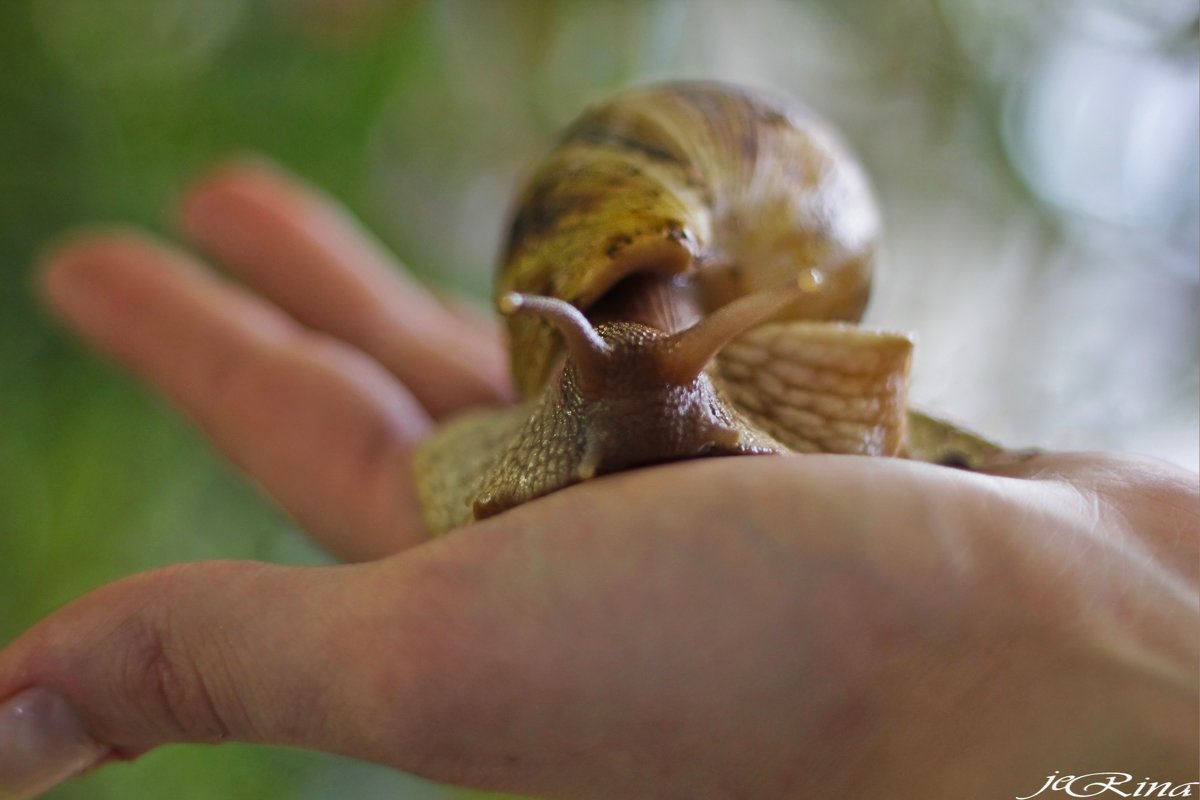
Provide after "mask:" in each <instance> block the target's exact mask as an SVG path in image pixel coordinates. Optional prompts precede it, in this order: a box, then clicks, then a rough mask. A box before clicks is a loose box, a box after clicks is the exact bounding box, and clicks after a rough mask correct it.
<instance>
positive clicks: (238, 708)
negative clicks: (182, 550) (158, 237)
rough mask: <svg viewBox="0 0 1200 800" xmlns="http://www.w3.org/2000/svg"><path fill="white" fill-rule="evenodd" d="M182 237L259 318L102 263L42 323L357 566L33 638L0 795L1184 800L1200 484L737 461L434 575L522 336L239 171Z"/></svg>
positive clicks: (669, 474)
mask: <svg viewBox="0 0 1200 800" xmlns="http://www.w3.org/2000/svg"><path fill="white" fill-rule="evenodd" d="M183 221H184V228H185V230H186V231H187V233H188V235H189V236H190V237H191V238H192V239H193V240H194V241H195V243H196V244H197V245H198V246H199V247H200V248H201V249H202V250H205V251H207V252H208V253H210V254H211V255H212V256H213V258H214V259H215V260H217V261H219V262H220V263H222V264H223V265H224V266H225V267H226V268H227V269H228V270H229V271H230V273H232V274H233V276H234V277H236V278H238V279H240V280H241V281H242V282H243V284H244V285H245V287H246V288H240V287H236V286H234V285H233V284H231V283H229V282H227V281H224V280H222V279H220V278H218V277H216V276H215V275H213V274H212V273H210V272H209V271H207V270H206V269H204V268H203V267H202V266H200V265H198V264H197V263H196V262H194V261H192V260H191V259H190V257H189V256H187V255H185V254H184V253H182V252H179V251H177V250H175V249H173V248H170V247H168V246H166V245H162V244H156V243H153V242H150V241H149V240H147V239H145V238H143V237H140V236H137V235H136V234H130V233H114V232H110V233H100V234H91V235H88V236H84V237H82V238H78V239H76V240H75V241H74V242H73V243H72V244H70V245H68V246H66V247H65V248H63V249H60V250H59V251H58V252H57V253H56V254H54V255H53V256H52V257H51V258H50V259H49V260H48V263H47V265H46V268H45V271H44V273H43V278H44V280H43V286H44V288H45V293H46V295H47V297H48V298H49V300H50V303H51V305H52V306H53V307H54V308H55V309H56V311H57V312H58V313H59V314H60V315H61V316H62V317H63V319H64V320H65V321H66V322H67V323H68V324H69V325H71V326H72V327H74V328H75V329H76V330H78V331H79V332H80V334H81V335H82V336H83V337H84V338H85V339H87V340H88V341H89V342H91V343H92V344H93V345H94V346H95V347H97V349H99V350H100V351H102V352H104V353H106V354H108V355H110V356H111V357H113V358H115V359H116V360H117V361H119V362H121V363H123V364H125V365H126V366H128V367H129V368H130V369H132V370H133V371H134V372H135V373H136V374H138V375H139V376H141V377H142V378H143V379H145V380H147V381H148V382H150V383H151V384H153V385H154V386H155V387H157V388H158V389H159V390H160V391H161V392H162V393H163V394H164V395H166V396H167V397H168V399H169V400H170V401H171V402H173V403H174V404H176V405H178V406H179V407H180V408H181V409H182V410H183V411H184V412H185V413H186V414H188V415H189V416H190V417H192V418H193V419H195V420H196V421H197V423H198V424H199V425H200V426H201V427H202V428H203V429H204V430H205V432H206V433H208V434H209V436H210V437H211V438H212V440H213V441H214V443H215V444H216V446H217V447H218V448H220V449H221V450H222V451H223V452H225V454H226V455H227V456H228V457H229V458H230V459H231V460H232V461H233V462H234V463H235V464H236V465H238V467H240V468H241V469H242V470H244V471H245V472H246V473H247V474H248V475H249V476H250V477H251V478H252V479H254V480H255V481H257V482H258V483H259V484H260V485H261V486H262V487H263V488H264V489H265V490H266V491H267V492H269V493H270V494H271V495H272V496H273V497H274V498H275V499H276V500H277V501H278V502H279V503H280V505H282V506H283V507H284V508H285V509H286V510H287V511H288V512H289V513H290V514H291V515H292V516H293V517H295V518H296V519H297V520H298V521H299V522H300V523H301V524H302V525H303V526H304V527H305V528H306V529H307V530H308V531H309V532H310V533H311V534H312V536H313V537H314V539H316V540H317V541H318V542H320V543H321V544H322V545H324V546H325V547H327V548H328V549H329V550H330V551H331V552H334V553H337V554H340V555H341V556H342V557H344V558H346V559H347V560H350V561H354V562H358V563H354V564H350V565H346V566H337V567H322V568H313V567H305V568H297V567H281V566H271V565H264V564H253V563H244V562H242V563H233V562H220V563H195V564H186V565H179V566H175V567H169V568H166V569H162V570H156V571H153V572H150V573H145V574H142V575H137V576H134V577H131V578H128V579H125V580H122V581H119V582H116V583H114V584H111V585H109V586H107V587H104V588H102V589H99V590H97V591H95V592H93V593H91V594H89V595H87V596H85V597H83V598H81V599H80V600H78V601H76V602H74V603H72V604H71V605H69V606H67V607H66V608H64V609H63V610H61V611H59V612H57V613H55V614H53V615H51V616H50V617H48V618H47V619H45V620H43V621H42V622H41V623H39V624H38V625H36V626H35V627H34V628H33V629H31V630H30V631H28V632H27V633H26V634H24V635H23V636H21V637H20V638H19V639H18V640H17V641H15V642H13V643H12V644H10V645H9V646H8V647H7V648H6V649H5V650H4V651H3V652H0V698H3V699H4V700H7V703H5V704H3V705H2V706H0V796H3V795H4V790H5V789H7V790H8V791H9V792H10V794H15V795H16V796H18V797H23V796H28V795H30V794H33V793H35V792H37V791H40V790H41V789H44V788H45V787H47V786H48V785H50V784H52V783H53V782H54V781H56V780H58V779H60V778H62V777H65V776H66V775H68V774H70V773H71V772H72V771H74V770H75V769H78V768H80V767H82V766H85V765H87V764H90V763H92V762H94V761H96V760H100V759H106V758H132V757H135V756H137V755H139V754H141V753H144V752H146V751H147V750H149V749H151V748H153V747H156V746H159V745H162V744H165V743H168V742H221V741H227V740H241V741H252V742H264V743H273V744H282V745H293V746H299V747H307V748H315V749H320V750H325V751H329V752H335V753H341V754H346V755H351V756H355V757H359V758H364V759H369V760H374V761H378V762H382V763H386V764H391V765H394V766H397V767H400V768H403V769H406V770H409V771H412V772H415V773H418V774H422V775H425V776H428V777H431V778H435V779H439V780H444V781H448V782H452V783H460V784H465V785H472V786H477V787H481V788H490V789H499V790H508V791H518V792H526V793H531V794H538V795H545V796H555V797H558V796H563V797H605V798H610V797H639V796H644V797H676V796H678V797H689V798H691V797H697V798H700V797H748V796H763V797H783V796H809V795H816V794H818V793H820V794H825V795H827V796H831V797H884V796H887V797H921V798H937V797H947V798H950V797H954V798H961V797H974V796H985V795H995V796H1000V797H1004V796H1017V795H1028V794H1030V793H1032V792H1034V791H1036V790H1037V789H1038V787H1039V786H1041V785H1042V784H1043V783H1044V782H1045V776H1046V775H1047V774H1049V773H1051V772H1053V771H1055V770H1057V771H1060V772H1063V773H1068V772H1095V771H1101V770H1104V771H1112V770H1118V771H1122V772H1129V773H1133V774H1135V775H1137V776H1139V777H1140V776H1141V775H1147V776H1149V777H1151V778H1153V779H1155V780H1173V781H1176V782H1179V781H1187V780H1191V779H1194V778H1195V775H1194V767H1195V764H1194V754H1195V752H1196V749H1197V733H1196V721H1197V718H1196V708H1197V696H1196V695H1197V680H1196V679H1197V670H1196V665H1197V656H1198V653H1200V643H1198V641H1197V639H1198V634H1200V622H1198V617H1200V611H1198V608H1197V581H1198V576H1197V539H1196V533H1197V530H1198V529H1200V525H1198V524H1197V523H1198V522H1200V499H1198V492H1197V486H1196V478H1195V476H1193V475H1190V474H1188V473H1184V472H1181V471H1179V470H1177V469H1173V468H1171V467H1168V466H1166V465H1162V464H1157V463H1153V462H1149V461H1145V460H1140V459H1135V458H1130V457H1122V456H1112V455H1061V454H1060V455H1054V454H1050V455H1045V456H1041V457H1038V458H1035V459H1031V460H1029V461H1026V462H1022V463H1021V464H1016V465H1010V466H1008V467H1005V468H1003V469H1001V470H998V471H997V474H993V475H980V474H973V473H966V472H961V471H956V470H951V469H946V468H941V467H935V466H931V465H926V464H919V463H913V462H907V461H901V460H892V459H866V458H855V457H845V456H801V457H795V458H782V457H779V458H775V457H763V458H744V459H741V458H739V459H712V460H703V461H695V462H687V463H680V464H674V465H668V466H663V467H656V468H653V469H644V470H639V471H636V472H631V473H623V474H619V475H614V476H610V477H606V478H603V479H599V480H594V481H589V482H586V483H584V484H581V485H579V486H576V487H572V488H570V489H567V490H564V491H561V492H558V493H555V494H553V495H550V496H548V497H546V498H543V499H540V500H538V501H536V502H533V503H529V504H527V505H524V506H521V507H519V508H517V509H514V510H512V511H510V512H507V513H505V514H502V515H500V516H498V517H495V518H493V519H489V520H487V521H485V522H483V523H480V524H476V525H473V526H470V527H469V528H466V529H464V530H461V531H458V532H456V533H454V534H452V535H450V536H447V537H445V538H442V539H438V540H435V541H432V542H426V541H425V536H424V534H423V531H422V530H421V527H420V522H419V516H418V514H417V509H416V503H415V499H414V498H413V495H412V480H411V475H410V456H411V452H412V448H413V447H414V445H415V444H416V443H417V442H418V441H419V440H420V439H421V438H422V437H423V436H424V435H425V434H426V433H427V432H428V430H429V429H430V428H431V426H432V425H433V424H434V420H436V419H438V418H440V417H442V416H445V415H447V414H449V413H451V412H453V411H454V410H456V409H458V408H462V407H466V406H468V405H472V404H477V403H495V402H502V401H503V400H504V399H505V398H506V397H507V396H508V394H509V389H508V387H507V382H506V378H505V377H504V359H503V357H502V353H501V349H500V345H499V338H498V336H496V335H495V333H494V331H493V330H492V329H491V328H490V326H488V325H486V324H481V323H478V322H477V321H474V320H472V319H470V318H469V317H467V316H466V315H464V314H462V313H459V312H456V311H452V310H448V309H447V308H445V307H443V306H441V305H440V304H439V303H437V302H436V301H434V300H433V299H432V298H431V297H430V296H429V295H428V294H426V293H425V292H424V291H423V290H422V289H420V288H419V287H417V286H415V285H414V284H412V283H411V282H409V281H408V280H407V279H406V278H404V276H403V275H402V274H400V272H399V270H398V269H396V268H395V266H394V265H393V264H391V263H390V262H389V261H388V259H387V257H386V256H384V255H383V254H382V253H381V251H380V250H379V248H378V247H377V246H376V245H374V244H372V243H371V242H370V241H369V239H367V238H366V237H365V236H364V235H363V234H362V233H361V232H360V231H359V230H358V229H357V228H356V227H355V226H354V225H353V224H352V223H351V222H349V221H348V220H347V219H346V218H345V217H344V216H343V215H342V214H341V212H339V211H338V210H337V209H336V208H334V207H332V206H331V205H330V204H329V203H328V201H325V200H323V199H321V198H320V197H318V196H317V195H316V194H315V193H313V192H312V191H311V190H308V189H305V188H303V187H300V186H298V185H297V184H295V182H294V181H292V180H290V179H288V178H286V177H284V176H282V175H280V174H278V173H276V172H275V171H273V170H271V169H267V168H264V167H262V166H252V165H246V164H240V165H233V166H231V167H228V168H226V169H224V170H222V171H221V172H218V173H217V174H216V175H215V176H213V177H211V178H210V179H208V180H206V181H205V182H204V183H203V184H201V185H200V186H199V187H198V188H197V189H195V190H194V191H193V192H192V193H191V194H190V195H189V197H188V198H187V200H186V202H185V204H184V212H183ZM63 704H65V707H69V709H71V710H70V711H63V708H64V705H63ZM18 709H22V710H23V713H20V714H18V713H17V710H18ZM48 709H54V710H55V713H54V714H50V713H48ZM25 712H27V713H25ZM48 721H49V723H51V724H50V725H49V727H50V728H52V733H54V735H53V736H52V737H51V738H50V740H47V739H40V740H38V745H39V747H38V748H37V749H36V751H30V752H24V753H22V752H21V751H20V750H19V749H18V745H21V743H22V742H26V743H28V742H31V741H33V739H36V738H37V737H36V734H37V733H38V732H39V731H42V732H45V731H47V730H48Z"/></svg>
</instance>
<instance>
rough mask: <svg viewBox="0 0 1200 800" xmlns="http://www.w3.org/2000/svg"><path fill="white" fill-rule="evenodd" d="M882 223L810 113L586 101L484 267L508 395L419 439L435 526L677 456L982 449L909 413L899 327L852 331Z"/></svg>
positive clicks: (907, 356) (712, 89)
mask: <svg viewBox="0 0 1200 800" xmlns="http://www.w3.org/2000/svg"><path fill="white" fill-rule="evenodd" d="M879 231H880V225H879V215H878V212H877V209H876V204H875V201H874V198H873V196H872V193H871V189H870V186H869V184H868V181H867V179H866V177H865V175H864V173H863V171H862V169H861V168H860V167H859V166H858V164H857V162H856V161H855V160H854V159H853V157H852V156H851V155H850V154H849V152H848V151H847V150H846V148H845V147H844V146H843V145H842V144H841V143H840V141H839V140H838V139H837V137H836V136H834V135H833V134H832V132H831V131H830V130H829V129H828V128H827V127H826V126H825V125H824V124H823V123H821V122H820V121H819V120H817V119H816V118H815V117H814V116H813V115H812V114H810V113H809V112H807V111H806V110H804V109H801V108H799V107H795V106H791V105H787V104H785V103H782V102H779V101H777V100H774V99H770V98H766V97H763V96H760V95H758V94H755V93H751V92H748V91H745V90H741V89H737V88H733V87H729V86H724V85H717V84H700V83H676V84H664V85H658V86H652V87H647V88H643V89H638V90H634V91H631V92H628V93H625V94H623V95H620V96H618V97H616V98H615V99H613V100H610V101H608V102H606V103H603V104H601V105H599V106H596V107H594V108H592V109H590V110H588V111H587V112H585V113H584V114H583V116H581V117H580V118H579V120H577V121H576V122H575V123H574V124H573V125H572V126H571V127H569V128H568V129H567V131H566V132H565V134H564V135H563V137H562V139H561V140H560V142H559V143H558V145H557V146H556V147H555V148H554V149H553V151H552V152H551V153H550V154H549V156H548V157H547V159H546V160H545V161H544V162H543V163H542V165H541V166H540V167H539V168H538V169H537V170H536V171H535V172H534V174H533V175H532V177H531V178H530V180H529V182H528V184H527V186H526V188H525V190H524V191H523V193H522V194H521V195H520V197H519V200H518V206H517V212H516V214H515V216H514V218H513V222H512V225H511V228H510V231H509V235H508V240H507V243H506V246H505V247H504V250H503V256H502V260H501V265H500V269H499V272H498V276H497V282H496V285H497V295H496V299H497V303H498V305H499V307H500V309H501V311H502V312H503V313H505V314H506V315H507V317H508V326H509V336H510V355H511V359H510V364H511V369H512V374H513V378H514V382H515V384H516V386H517V389H518V391H519V393H520V394H521V396H522V399H523V402H522V403H521V404H519V405H517V406H515V407H513V408H509V409H501V410H492V411H484V412H475V413H472V414H469V415H467V416H465V417H463V418H461V419H459V420H457V421H455V422H452V423H450V424H449V425H447V426H445V427H443V428H442V429H441V430H440V431H439V432H438V433H437V434H435V435H434V437H432V438H431V440H430V441H429V442H428V443H427V444H426V445H424V446H423V447H422V449H421V450H420V451H419V452H418V456H417V462H416V474H417V484H418V492H419V495H420V497H421V499H422V504H423V509H424V513H425V517H426V521H427V524H428V526H429V527H430V529H431V531H433V532H435V533H436V532H441V531H444V530H449V529H451V528H454V527H457V526H459V525H462V524H465V523H467V522H469V521H471V520H472V519H479V518H483V517H486V516H490V515H492V514H496V513H499V512H501V511H503V510H505V509H507V508H511V507H513V506H515V505H518V504H520V503H522V502H526V501H528V500H531V499H533V498H536V497H538V496H541V495H544V494H547V493H549V492H551V491H555V490H557V489H560V488H563V487H565V486H568V485H570V484H572V483H576V482H578V481H581V480H586V479H588V478H591V477H593V476H596V475H601V474H604V473H607V472H614V471H617V470H622V469H628V468H631V467H636V466H639V465H644V464H653V463H660V462H665V461H672V460H678V459H684V458H692V457H699V456H709V455H741V454H746V455H754V454H772V453H774V454H778V453H795V452H837V453H858V454H864V455H881V456H915V457H920V458H926V459H928V460H947V459H948V456H947V454H948V453H950V452H951V451H953V454H954V457H955V459H956V460H958V461H961V462H962V463H964V464H967V465H969V464H971V463H972V461H973V460H976V461H977V460H979V459H981V458H985V457H987V456H988V455H989V454H991V453H993V452H996V451H997V450H998V448H995V447H994V446H993V445H990V444H989V443H987V442H984V441H983V440H979V439H977V438H975V437H973V436H971V435H970V434H966V433H964V432H961V431H958V430H957V429H955V428H953V426H949V425H946V424H944V423H940V422H938V421H936V420H932V419H930V418H927V417H920V418H919V419H918V420H917V421H916V424H910V416H911V415H910V413H909V411H908V407H907V384H908V371H909V364H910V362H911V355H912V346H913V345H912V341H911V339H910V337H908V336H906V335H904V334H899V333H887V332H876V331H869V330H865V329H862V328H859V327H857V326H856V325H854V324H853V323H854V322H856V321H857V320H858V319H859V317H860V316H861V314H862V312H863V310H864V308H865V306H866V303H867V299H868V296H869V292H870V279H871V272H872V268H873V263H874V256H875V250H876V247H877V244H878V239H879ZM910 429H912V431H915V432H916V433H917V436H916V437H914V436H913V435H912V434H911V433H910Z"/></svg>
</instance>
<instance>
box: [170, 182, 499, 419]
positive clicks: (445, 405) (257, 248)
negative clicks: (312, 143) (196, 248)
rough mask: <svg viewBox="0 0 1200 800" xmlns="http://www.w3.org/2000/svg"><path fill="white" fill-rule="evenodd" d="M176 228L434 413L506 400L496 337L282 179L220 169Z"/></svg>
mask: <svg viewBox="0 0 1200 800" xmlns="http://www.w3.org/2000/svg"><path fill="white" fill-rule="evenodd" d="M182 221H183V227H184V229H185V230H186V231H187V233H188V235H189V236H191V237H192V238H193V239H194V240H195V241H196V242H197V243H198V244H200V246H202V247H203V248H204V249H205V250H207V251H208V252H209V253H211V254H212V255H213V257H214V258H216V259H217V260H218V261H220V262H221V263H222V264H223V265H225V266H226V267H227V268H228V269H229V270H230V272H232V273H233V274H235V275H237V276H238V277H239V278H241V279H242V280H244V281H245V282H246V283H247V284H249V285H250V286H252V287H254V288H255V289H256V290H257V291H259V292H261V293H262V294H263V295H264V296H266V297H268V298H269V299H271V300H272V301H274V302H275V303H277V304H278V305H279V306H280V307H281V308H283V309H284V310H285V311H287V312H288V313H289V314H291V315H292V316H293V317H295V318H296V319H297V320H299V321H300V322H302V323H304V324H305V325H308V326H310V327H313V328H316V329H318V330H321V331H325V332H327V333H330V334H332V335H334V336H336V337H338V338H341V339H343V340H345V341H347V342H349V343H350V344H352V345H354V346H355V347H357V348H359V349H361V350H362V351H364V352H366V353H368V354H369V355H371V356H373V357H374V358H375V359H377V360H378V361H379V362H380V363H382V364H383V365H384V366H386V367H387V368H388V369H389V370H391V371H392V373H394V374H395V375H396V376H397V377H399V378H400V380H401V381H402V382H403V383H404V384H405V385H406V386H409V387H410V388H411V390H412V391H413V393H414V394H415V395H416V397H417V398H418V399H419V400H420V401H421V402H422V403H423V404H424V405H425V407H426V408H427V409H429V411H430V413H431V414H433V415H434V416H435V417H441V416H443V415H445V414H448V413H450V412H452V411H456V410H458V409H461V408H465V407H469V406H476V405H494V404H496V403H498V402H501V401H503V400H506V399H508V397H509V395H510V393H511V390H510V389H509V388H508V387H509V379H508V376H507V372H506V369H507V364H506V360H505V357H504V354H503V351H502V348H501V345H500V340H499V339H498V338H497V337H495V336H481V335H480V334H479V330H478V328H477V327H475V326H472V325H467V324H464V323H463V322H462V321H461V319H459V318H458V317H457V316H455V315H454V314H452V313H449V312H448V311H447V310H446V309H445V308H443V307H442V306H441V305H439V304H438V303H437V301H436V300H435V299H434V298H433V297H432V296H431V295H430V294H429V293H428V292H427V291H425V290H424V289H422V288H421V287H420V286H418V285H417V284H416V283H415V282H413V281H412V280H411V279H409V278H408V277H407V276H406V275H405V274H404V272H403V270H402V269H400V267H399V266H398V265H397V264H396V263H395V262H394V261H393V260H392V259H390V258H389V257H388V256H387V255H386V254H385V253H384V252H383V250H382V248H381V247H380V246H379V245H378V244H377V243H376V242H375V241H373V240H372V239H371V238H370V237H369V236H368V235H367V234H366V233H365V232H364V231H363V230H362V229H361V228H360V227H359V226H358V225H357V224H355V222H354V221H353V220H351V219H350V218H349V217H348V216H347V214H346V213H345V212H344V211H343V210H342V209H341V208H339V207H338V206H337V205H336V204H335V203H334V202H333V201H332V200H330V199H328V198H326V197H323V196H321V195H320V194H318V193H317V192H316V191H315V190H313V189H310V188H308V187H305V186H302V185H300V184H299V183H298V182H297V181H295V180H294V179H291V178H289V177H286V176H285V175H284V174H283V173H282V172H281V171H279V170H277V169H273V168H269V167H266V166H265V165H263V164H261V163H251V162H237V163H234V164H232V165H229V166H226V167H225V168H223V169H221V170H218V171H217V172H216V173H214V174H213V175H211V176H210V177H209V178H207V179H206V180H204V181H202V182H201V183H200V185H199V186H197V187H196V188H195V189H194V190H193V191H192V192H191V193H190V194H189V195H188V196H187V198H186V199H185V201H184V203H183V209H182Z"/></svg>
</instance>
